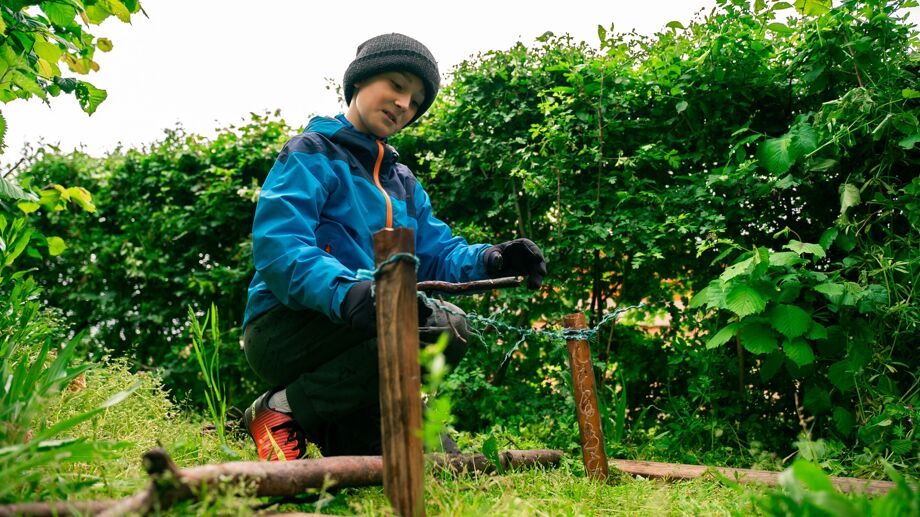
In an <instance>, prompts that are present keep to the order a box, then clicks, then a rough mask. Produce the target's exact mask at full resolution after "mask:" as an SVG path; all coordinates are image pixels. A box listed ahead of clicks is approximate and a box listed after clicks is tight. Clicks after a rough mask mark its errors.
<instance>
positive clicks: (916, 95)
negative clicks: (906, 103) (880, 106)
mask: <svg viewBox="0 0 920 517" xmlns="http://www.w3.org/2000/svg"><path fill="white" fill-rule="evenodd" d="M901 97H904V98H905V99H920V92H918V91H917V90H914V89H913V88H904V89H903V90H901Z"/></svg>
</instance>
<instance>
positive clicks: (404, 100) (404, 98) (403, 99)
mask: <svg viewBox="0 0 920 517" xmlns="http://www.w3.org/2000/svg"><path fill="white" fill-rule="evenodd" d="M411 103H412V95H409V94H402V95H398V96H397V97H396V104H397V105H398V106H399V107H400V108H402V109H409V105H410V104H411Z"/></svg>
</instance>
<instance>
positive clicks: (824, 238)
mask: <svg viewBox="0 0 920 517" xmlns="http://www.w3.org/2000/svg"><path fill="white" fill-rule="evenodd" d="M839 233H840V230H838V229H837V227H836V226H832V227H830V228H828V229H827V230H825V231H824V233H822V234H821V238H820V239H818V245H820V246H821V247H822V248H824V249H825V250H829V249H831V244H833V243H834V239H836V238H837V234H839Z"/></svg>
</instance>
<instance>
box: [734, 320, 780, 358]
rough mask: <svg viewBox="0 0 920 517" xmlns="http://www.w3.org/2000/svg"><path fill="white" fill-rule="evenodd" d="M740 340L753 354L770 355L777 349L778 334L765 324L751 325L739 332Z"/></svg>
mask: <svg viewBox="0 0 920 517" xmlns="http://www.w3.org/2000/svg"><path fill="white" fill-rule="evenodd" d="M738 339H740V340H741V344H742V345H744V348H745V349H746V350H747V351H748V352H751V353H752V354H769V353H770V352H772V351H774V350H776V349H777V346H778V345H777V340H776V334H774V333H773V331H772V330H771V329H770V327H769V326H768V325H766V324H764V323H749V324H746V325H744V326H743V327H742V328H741V330H740V331H739V332H738Z"/></svg>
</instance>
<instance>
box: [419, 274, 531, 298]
mask: <svg viewBox="0 0 920 517" xmlns="http://www.w3.org/2000/svg"><path fill="white" fill-rule="evenodd" d="M520 286H521V279H520V278H518V277H514V276H509V277H505V278H494V279H491V280H477V281H475V282H465V283H452V282H438V281H435V280H430V281H427V282H419V283H418V286H417V287H416V289H417V290H419V291H424V292H426V293H431V292H442V293H449V294H462V293H471V292H477V291H490V290H492V289H506V288H509V287H520Z"/></svg>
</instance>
